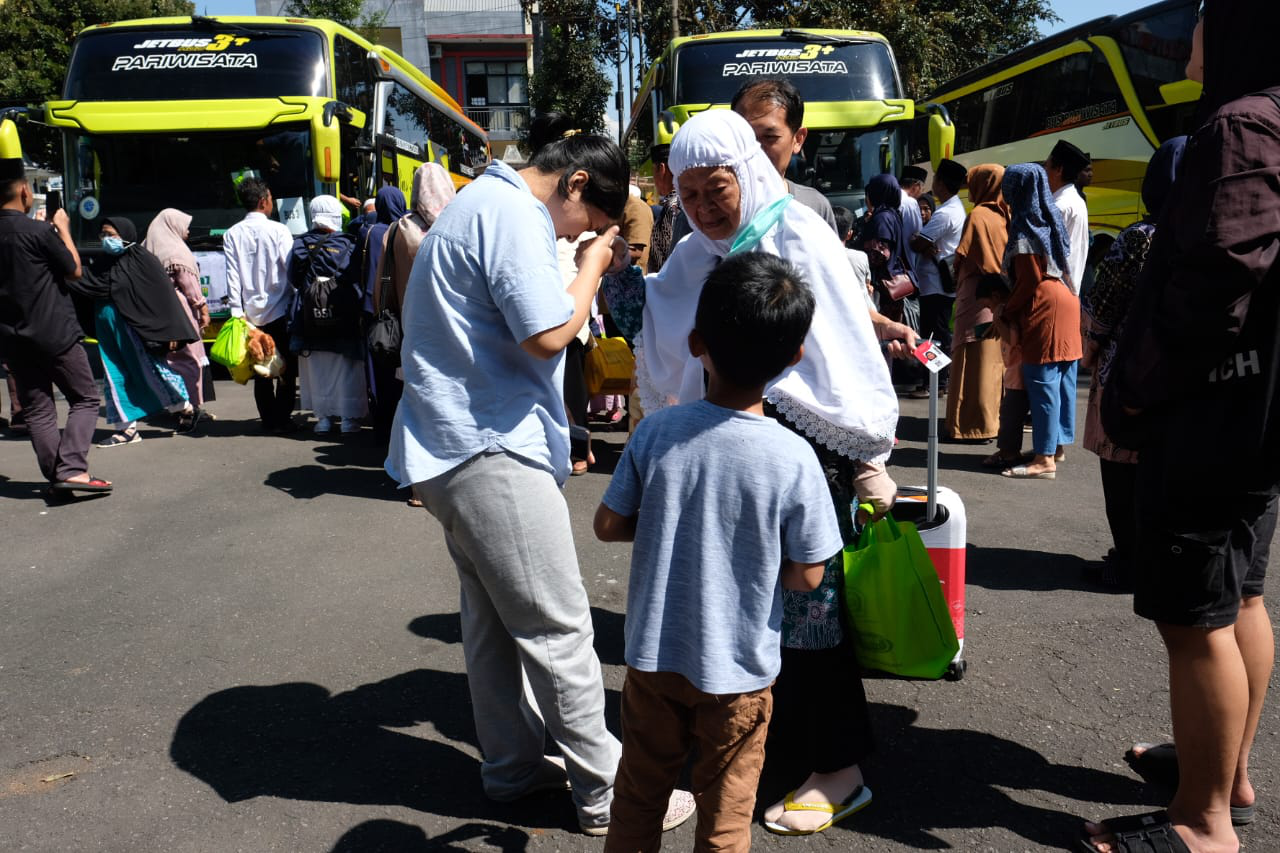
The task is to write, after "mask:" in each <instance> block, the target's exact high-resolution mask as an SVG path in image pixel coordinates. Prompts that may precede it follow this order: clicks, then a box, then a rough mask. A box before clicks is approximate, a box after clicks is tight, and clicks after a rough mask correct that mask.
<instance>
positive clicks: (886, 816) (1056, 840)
mask: <svg viewBox="0 0 1280 853" xmlns="http://www.w3.org/2000/svg"><path fill="white" fill-rule="evenodd" d="M939 689H955V688H953V687H952V686H951V685H940V687H939ZM871 717H872V726H873V729H874V731H875V735H876V752H875V754H873V755H872V756H871V757H870V758H868V759H867V760H866V761H865V762H864V763H863V770H864V771H865V772H866V775H867V785H868V787H870V788H871V790H872V792H873V794H874V796H875V799H874V801H873V802H872V803H871V806H870V807H869V808H867V809H866V810H865V811H863V812H860V813H859V814H857V815H855V816H854V817H852V818H850V819H849V820H847V821H845V822H843V823H840V824H837V825H836V827H834V828H833V829H831V830H829V831H828V834H830V833H831V832H836V831H841V830H843V831H847V832H851V833H856V834H858V835H864V836H878V837H881V838H885V839H889V840H892V841H896V842H899V843H901V844H904V845H907V846H909V847H914V848H916V849H920V850H941V849H949V848H950V847H951V845H950V844H949V843H948V842H946V841H944V840H943V839H941V838H939V837H938V836H936V835H935V834H934V832H933V831H934V830H940V829H981V828H983V827H989V826H1001V827H1005V828H1007V829H1008V830H1010V831H1012V832H1015V833H1017V834H1018V835H1020V836H1022V837H1023V838H1025V839H1027V841H1029V842H1032V843H1035V844H1040V845H1044V846H1046V847H1050V848H1062V847H1065V846H1069V845H1070V844H1071V842H1072V839H1073V838H1074V837H1075V836H1076V835H1077V834H1078V833H1079V831H1080V826H1081V821H1082V818H1081V817H1080V816H1079V815H1077V814H1073V813H1068V812H1063V811H1057V810H1055V809H1052V808H1045V807H1043V806H1038V805H1026V804H1024V803H1020V802H1018V800H1017V799H1015V798H1014V796H1012V795H1011V794H1010V793H1008V791H1009V790H1012V791H1015V792H1017V791H1028V792H1036V791H1038V792H1044V793H1047V794H1049V795H1052V796H1055V797H1068V798H1071V799H1076V800H1081V801H1082V802H1084V803H1093V802H1100V803H1110V804H1124V805H1128V804H1144V805H1152V806H1155V805H1162V804H1163V802H1164V801H1162V800H1160V795H1159V792H1158V791H1155V790H1153V789H1152V788H1150V787H1149V786H1146V785H1144V784H1143V783H1142V782H1141V781H1140V780H1137V779H1134V778H1131V777H1128V776H1122V775H1119V774H1116V773H1108V772H1105V771H1101V770H1093V769H1089V768H1084V767H1072V766H1070V765H1065V764H1054V763H1052V762H1050V761H1049V760H1047V759H1046V758H1045V757H1044V756H1042V755H1041V754H1040V753H1038V752H1036V751H1035V750H1034V749H1031V748H1030V747H1027V746H1024V745H1022V744H1020V743H1016V742H1014V741H1012V740H1008V739H1007V738H1002V737H997V736H996V735H992V734H988V733H985V732H977V731H971V730H969V729H925V728H917V727H916V726H915V722H916V719H917V717H918V714H917V712H916V711H914V710H913V709H911V708H905V707H902V706H899V705H885V704H879V703H872V704H871ZM779 752H782V754H784V755H785V751H782V750H778V749H777V748H776V747H775V751H774V753H772V754H771V755H770V756H769V758H768V761H767V762H766V764H765V772H764V775H763V776H762V777H761V780H760V796H759V799H758V800H757V817H758V816H759V814H761V813H763V811H764V810H765V809H766V808H768V806H769V805H771V804H772V803H774V802H776V801H777V800H779V799H781V798H782V796H783V795H784V794H786V793H787V792H788V791H789V790H791V789H793V788H794V787H795V786H796V785H797V784H798V783H799V782H800V781H801V780H802V779H804V778H805V776H807V775H808V770H806V769H804V768H797V767H795V766H794V765H792V766H790V767H788V766H786V764H787V762H785V760H784V759H779V758H777V757H776V756H777V755H778V754H779ZM1083 810H1084V811H1085V812H1087V811H1088V807H1087V806H1085V807H1083ZM835 843H839V842H835Z"/></svg>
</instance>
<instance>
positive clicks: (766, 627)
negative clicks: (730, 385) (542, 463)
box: [604, 400, 842, 694]
mask: <svg viewBox="0 0 1280 853" xmlns="http://www.w3.org/2000/svg"><path fill="white" fill-rule="evenodd" d="M604 504H605V506H607V507H609V509H611V510H613V511H614V512H616V513H618V514H620V515H623V516H632V515H636V514H637V513H638V514H639V518H638V520H637V525H636V541H635V547H634V548H633V550H632V554H631V582H630V586H629V588H628V590H627V619H626V642H627V647H626V660H627V664H628V665H629V666H632V667H634V668H635V669H638V670H642V671H644V672H676V673H679V674H680V675H683V676H684V677H685V678H687V679H689V681H690V682H691V683H692V684H693V685H694V686H695V687H696V688H698V689H699V690H701V691H703V692H705V693H714V694H724V693H746V692H749V691H753V690H760V689H762V688H764V687H766V686H767V685H769V684H770V683H771V682H772V681H773V679H774V678H775V677H776V676H777V674H778V670H779V668H780V667H781V664H782V658H781V652H780V649H781V645H782V643H781V636H782V634H781V632H782V586H781V573H780V569H781V566H782V561H783V560H784V559H786V560H793V561H795V562H798V563H820V562H823V561H825V560H826V559H827V558H829V557H830V556H831V555H832V554H835V553H836V552H838V551H839V550H840V549H841V547H842V543H841V539H840V528H839V526H838V524H837V523H836V516H835V510H834V509H833V508H832V506H831V496H830V494H829V492H828V490H827V483H826V479H825V478H824V476H823V473H822V468H821V467H820V466H819V464H818V458H817V456H816V455H815V454H814V452H813V448H811V447H810V446H809V444H808V443H807V442H806V441H805V440H804V439H803V438H801V437H800V436H798V435H796V434H795V433H793V432H791V431H790V430H788V429H786V428H785V427H783V426H781V425H780V424H778V423H777V422H776V421H774V420H772V419H770V418H766V417H763V416H761V415H753V414H748V413H746V412H740V411H736V410H733V409H725V408H722V407H720V406H716V405H713V404H711V403H708V402H706V401H705V400H700V401H698V402H696V403H688V404H685V405H682V406H674V407H672V408H669V409H662V410H661V411H658V412H655V413H654V414H652V415H648V416H646V417H645V419H644V420H642V421H641V422H640V425H639V426H637V427H636V432H635V435H634V436H632V438H631V441H630V442H628V443H627V448H626V450H625V451H624V452H623V454H622V458H621V459H620V460H619V461H618V467H617V470H616V471H615V472H614V474H613V481H612V482H611V483H610V484H609V489H608V491H606V492H605V495H604Z"/></svg>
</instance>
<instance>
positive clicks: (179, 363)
mask: <svg viewBox="0 0 1280 853" xmlns="http://www.w3.org/2000/svg"><path fill="white" fill-rule="evenodd" d="M190 228H191V214H189V213H183V212H182V211H181V210H175V209H174V208H172V207H169V208H166V209H164V210H162V211H160V212H159V213H158V214H157V215H156V218H155V219H153V220H151V224H150V225H148V226H147V236H146V238H145V239H144V240H143V241H142V247H143V248H144V249H146V250H147V251H148V252H150V253H151V254H153V255H155V256H156V257H157V258H158V259H159V260H160V263H161V264H162V265H163V266H164V268H165V272H167V273H168V274H169V278H170V280H171V281H172V282H173V288H174V295H176V296H177V298H178V304H179V305H181V306H182V308H183V310H185V311H186V312H187V313H188V314H189V315H190V317H191V326H192V328H193V329H195V333H196V339H195V340H194V341H192V342H191V343H189V344H187V345H186V346H183V347H178V349H176V350H174V351H173V352H171V353H169V356H168V361H169V366H170V367H172V368H173V370H174V372H176V373H177V374H178V375H179V376H181V377H182V381H183V383H185V384H186V386H187V397H188V398H189V399H190V400H191V405H192V407H193V409H192V411H191V412H190V413H189V414H183V415H179V416H178V431H179V432H190V431H191V430H193V429H195V426H196V422H197V421H199V419H200V418H201V417H202V416H203V415H204V414H205V413H204V409H203V408H201V407H202V406H204V402H205V385H204V372H205V368H206V367H207V366H208V364H209V359H208V357H207V356H206V355H205V352H204V342H203V341H201V340H200V333H201V331H203V330H204V329H205V328H207V327H208V325H209V304H208V302H207V301H206V300H205V297H204V292H203V291H202V290H201V289H200V268H199V266H197V264H196V256H195V255H194V254H192V253H191V249H189V248H187V237H188V236H189V234H190ZM210 391H212V388H210Z"/></svg>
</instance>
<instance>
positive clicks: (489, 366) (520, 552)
mask: <svg viewBox="0 0 1280 853" xmlns="http://www.w3.org/2000/svg"><path fill="white" fill-rule="evenodd" d="M629 173H630V170H629V168H628V166H627V160H626V157H625V156H624V155H623V153H622V151H620V150H619V149H618V147H617V145H615V144H614V143H613V142H612V141H610V140H609V139H607V138H605V137H602V136H596V135H592V134H577V135H574V136H571V137H569V138H567V139H561V140H559V141H557V142H553V143H551V144H548V145H546V146H545V147H543V148H542V149H541V150H539V151H538V152H537V153H536V154H535V155H533V157H532V159H531V160H530V165H529V167H528V168H525V169H522V170H520V171H519V172H517V171H515V170H514V169H512V168H511V167H509V166H507V165H506V164H505V163H503V162H502V161H500V160H495V161H494V162H493V163H492V164H490V165H489V167H488V169H487V170H486V171H485V173H484V174H483V175H482V176H481V177H479V178H477V179H476V180H475V181H474V182H472V183H471V184H470V185H469V186H468V187H467V189H466V191H465V192H462V193H460V194H459V195H458V197H457V198H456V199H454V200H453V201H452V202H451V203H450V204H449V206H448V207H446V208H445V209H444V210H443V211H442V212H441V213H440V215H439V218H437V219H436V221H435V224H434V225H433V226H432V227H431V230H430V231H428V232H427V235H426V236H425V237H424V238H423V240H422V245H421V246H420V247H419V248H418V256H417V258H416V260H415V262H414V265H413V271H412V272H411V273H410V274H409V282H408V285H407V286H406V288H405V294H404V305H403V314H402V320H403V327H404V342H403V344H402V346H401V361H402V368H403V372H404V393H403V396H402V397H401V399H400V405H399V407H398V409H397V410H396V415H395V420H394V421H393V424H392V429H391V447H390V452H389V456H388V458H387V463H386V469H387V472H388V473H389V474H390V475H391V476H392V477H393V478H395V480H396V481H397V482H398V483H399V484H400V485H401V486H402V487H408V486H413V488H414V491H415V492H416V493H417V494H418V496H419V497H420V498H421V499H422V501H423V503H424V504H425V505H426V508H427V510H428V511H430V513H431V514H432V515H433V516H435V517H436V518H437V519H438V520H439V521H440V523H441V524H442V525H443V527H444V532H445V540H446V542H447V544H448V547H449V553H450V555H451V556H452V557H453V560H454V563H455V564H456V567H457V571H458V578H459V581H460V585H461V599H462V601H461V612H462V642H463V653H464V655H465V657H466V662H467V678H468V684H469V687H470V690H471V698H472V712H473V714H474V715H475V724H476V734H477V736H478V737H479V741H480V750H481V753H482V754H483V755H484V762H483V764H482V765H481V769H480V778H481V781H482V783H483V786H484V790H485V793H486V794H487V795H488V796H489V797H491V798H493V799H496V800H500V801H509V800H513V799H516V798H518V797H522V796H524V795H526V794H529V793H532V792H534V791H539V790H545V789H550V788H557V787H558V788H564V787H565V785H566V782H567V783H568V785H569V786H571V787H572V790H573V800H574V804H575V806H576V807H577V812H578V821H579V824H580V825H581V827H582V829H583V831H584V832H586V833H588V834H591V835H603V834H604V833H605V832H606V830H607V827H608V823H609V806H610V803H611V800H612V797H613V780H614V774H615V772H616V770H617V766H618V757H619V752H620V747H619V744H618V741H617V740H616V739H615V738H614V737H613V735H611V734H609V732H608V730H607V729H606V728H605V725H604V685H603V682H602V681H601V674H600V663H599V660H598V659H597V658H596V654H595V651H594V650H593V648H592V637H593V632H592V628H591V615H590V611H589V609H588V604H587V594H586V590H585V589H584V588H583V583H582V576H581V574H580V573H579V570H578V559H577V554H576V553H575V550H574V544H573V534H572V531H571V529H570V524H569V513H568V507H567V505H566V504H565V500H564V497H563V496H562V495H561V493H560V486H561V485H562V484H563V483H564V482H565V480H566V478H568V476H569V424H568V420H567V418H566V416H565V404H564V392H563V376H564V350H565V347H567V346H568V345H569V342H570V341H572V340H573V339H574V336H575V335H576V334H577V332H578V330H579V329H580V328H582V325H583V323H585V322H586V320H587V312H588V311H589V310H590V308H591V298H592V296H593V295H594V293H595V290H596V285H597V283H598V282H599V281H600V276H601V275H602V274H603V273H604V271H605V269H606V268H607V267H609V265H610V263H611V262H612V260H613V257H614V252H613V249H612V248H611V244H612V242H613V237H614V236H615V235H616V234H617V233H618V229H617V228H610V227H609V223H610V222H612V221H614V220H616V219H617V218H618V217H619V216H621V214H622V209H623V206H624V205H625V203H626V200H627V185H628V181H629ZM588 230H593V231H599V232H603V233H602V234H601V236H600V237H599V238H597V239H596V240H595V241H593V242H591V243H590V244H588V245H587V246H586V247H585V248H584V249H583V252H582V255H581V257H580V260H579V266H578V270H579V271H578V275H577V276H576V277H575V278H574V279H573V281H572V282H571V283H570V284H569V286H568V288H567V289H566V287H565V284H564V281H563V280H562V279H561V276H560V270H559V267H558V265H557V262H556V238H557V237H561V238H565V239H569V240H575V239H577V238H578V236H579V235H580V234H581V233H582V232H584V231H588ZM526 679H527V681H528V684H529V687H530V693H528V694H526V693H525V691H524V688H523V682H524V681H525V680H526ZM526 696H528V697H529V699H531V700H532V702H533V704H535V705H536V706H537V713H534V712H532V711H531V709H530V708H529V706H528V704H527V700H526ZM548 734H549V735H550V736H551V737H552V738H553V739H554V740H555V741H556V742H557V744H558V745H559V746H560V749H561V752H562V753H563V756H564V758H563V761H562V762H561V761H553V760H551V759H550V758H548V757H547V756H545V755H544V749H543V747H544V744H545V737H546V735H548ZM686 796H688V795H687V794H686ZM680 808H681V809H682V811H681V813H680V814H678V815H676V816H675V817H673V818H672V820H674V821H675V823H678V822H680V820H683V819H686V818H687V817H688V816H689V815H690V814H692V812H693V804H692V802H691V800H690V801H688V802H686V803H684V804H683V805H681V807H680ZM676 818H679V820H676ZM669 823H670V822H669ZM670 825H675V824H674V823H671V824H670Z"/></svg>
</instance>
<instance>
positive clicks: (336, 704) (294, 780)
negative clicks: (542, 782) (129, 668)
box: [169, 669, 618, 850]
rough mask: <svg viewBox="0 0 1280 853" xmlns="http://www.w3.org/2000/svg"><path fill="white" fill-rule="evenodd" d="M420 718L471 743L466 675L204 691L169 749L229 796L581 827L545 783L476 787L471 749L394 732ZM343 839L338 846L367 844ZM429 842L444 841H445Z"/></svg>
mask: <svg viewBox="0 0 1280 853" xmlns="http://www.w3.org/2000/svg"><path fill="white" fill-rule="evenodd" d="M609 692H611V693H613V697H612V699H613V701H612V702H609V703H608V705H609V706H611V707H609V708H608V711H607V713H609V714H610V715H611V716H613V718H614V719H616V718H617V701H618V696H617V693H616V691H609ZM420 723H430V724H432V725H433V726H434V727H435V729H436V730H437V731H438V732H439V735H440V737H441V738H443V739H444V740H449V741H454V742H460V743H469V744H474V743H475V729H474V726H473V724H472V718H471V703H470V699H469V695H468V692H467V684H466V676H465V675H462V674H460V673H449V672H439V671H436V670H429V669H420V670H414V671H412V672H406V673H404V674H402V675H398V676H395V677H393V678H389V679H386V680H384V681H380V682H376V683H373V684H367V685H363V686H361V687H359V688H357V689H355V690H352V691H348V692H346V693H339V694H336V695H333V694H330V693H329V691H328V690H327V689H325V688H324V687H321V686H320V685H318V684H305V683H295V684H274V685H267V686H248V685H246V686H240V687H232V688H230V689H227V690H222V691H219V692H217V693H213V694H211V695H209V696H206V697H205V698H204V699H202V700H201V701H200V702H199V703H197V704H196V705H195V707H193V708H192V709H191V710H190V711H188V712H187V713H186V714H185V715H183V717H182V719H181V720H180V721H179V722H178V726H177V729H176V730H175V732H174V735H173V741H172V743H171V744H170V747H169V757H170V758H171V759H172V760H173V763H174V765H175V766H177V767H178V768H179V769H181V770H183V771H186V772H187V773H190V774H191V775H192V776H194V777H196V778H197V779H199V780H201V781H202V782H204V783H205V784H207V785H209V786H210V787H211V788H213V790H214V791H215V792H217V794H218V796H220V797H221V798H222V799H223V800H225V801H226V802H229V803H235V802H241V801H243V800H248V799H252V798H254V797H261V796H271V797H282V798H285V799H293V800H304V801H313V802H339V803H355V804H360V805H389V806H403V807H406V808H411V809H415V810H417V811H421V812H424V813H430V814H437V815H444V816H449V817H453V818H458V819H464V820H479V821H492V822H494V823H495V824H502V825H515V826H523V827H538V828H546V829H565V830H575V829H576V827H577V819H576V816H575V814H574V810H573V805H572V803H571V801H570V799H569V798H568V797H564V796H560V797H558V798H557V797H556V795H555V793H554V792H549V793H548V794H546V795H540V796H531V797H528V798H525V799H524V800H521V801H519V802H517V803H495V802H492V801H490V800H489V799H487V798H486V797H485V796H484V793H483V791H482V789H481V787H480V772H479V770H480V768H479V762H478V761H477V760H476V759H475V758H474V757H473V756H472V755H470V754H468V753H467V752H464V751H463V750H462V749H459V748H458V747H456V746H453V745H451V744H449V743H445V742H442V741H441V740H432V739H428V738H426V737H422V736H419V735H416V734H405V733H401V732H397V731H394V729H396V728H407V727H411V726H416V725H418V724H420ZM367 831H368V832H370V833H373V834H377V833H380V832H381V833H391V832H392V829H391V828H389V827H386V828H383V829H376V828H375V829H370V830H367ZM396 831H401V830H396ZM493 831H495V832H500V830H498V829H495V830H493ZM353 832H355V830H353ZM481 835H483V833H482V832H479V831H478V832H477V836H476V837H479V836H481ZM504 837H505V836H504ZM512 838H513V837H512ZM357 840H358V839H357ZM418 840H419V841H421V839H418ZM454 840H461V839H460V838H456V839H454ZM342 843H344V842H340V843H339V848H338V849H349V850H356V849H362V850H363V849H369V848H363V847H355V846H351V844H354V843H355V842H354V841H351V842H349V843H348V846H347V847H345V848H344V847H342V846H341V845H342ZM428 843H429V844H430V845H431V846H430V849H438V845H439V843H440V841H439V839H431V840H429V842H428ZM509 843H514V842H509ZM395 849H410V850H412V849H417V848H414V847H408V848H395ZM445 849H449V848H445ZM503 849H523V848H521V847H512V848H505V847H504V848H503Z"/></svg>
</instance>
